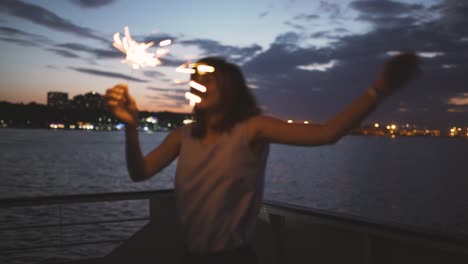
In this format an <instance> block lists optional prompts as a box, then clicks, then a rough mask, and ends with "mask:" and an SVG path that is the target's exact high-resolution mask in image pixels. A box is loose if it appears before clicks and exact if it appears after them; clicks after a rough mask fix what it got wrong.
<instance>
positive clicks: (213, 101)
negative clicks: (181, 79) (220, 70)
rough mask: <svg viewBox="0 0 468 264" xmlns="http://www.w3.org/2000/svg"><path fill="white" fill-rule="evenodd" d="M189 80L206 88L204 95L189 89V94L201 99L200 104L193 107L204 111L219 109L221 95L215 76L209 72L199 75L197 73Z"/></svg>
mask: <svg viewBox="0 0 468 264" xmlns="http://www.w3.org/2000/svg"><path fill="white" fill-rule="evenodd" d="M191 79H192V81H195V82H197V83H199V84H201V85H203V86H205V87H206V92H204V93H203V92H200V91H198V90H197V89H194V88H190V92H191V93H193V94H195V95H197V96H199V97H200V98H201V102H200V103H198V104H196V106H195V107H197V108H199V109H204V110H216V109H218V108H219V107H220V102H221V95H220V92H219V88H218V82H217V79H216V76H215V74H214V73H210V72H204V73H202V74H199V73H198V72H197V73H194V74H192V75H191Z"/></svg>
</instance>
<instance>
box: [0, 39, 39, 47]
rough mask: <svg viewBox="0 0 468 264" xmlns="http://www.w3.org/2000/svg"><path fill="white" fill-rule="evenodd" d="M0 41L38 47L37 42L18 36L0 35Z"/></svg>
mask: <svg viewBox="0 0 468 264" xmlns="http://www.w3.org/2000/svg"><path fill="white" fill-rule="evenodd" d="M0 41H3V42H11V43H15V44H19V45H21V46H25V47H38V46H39V44H38V43H36V42H34V41H31V40H26V39H19V38H6V37H0Z"/></svg>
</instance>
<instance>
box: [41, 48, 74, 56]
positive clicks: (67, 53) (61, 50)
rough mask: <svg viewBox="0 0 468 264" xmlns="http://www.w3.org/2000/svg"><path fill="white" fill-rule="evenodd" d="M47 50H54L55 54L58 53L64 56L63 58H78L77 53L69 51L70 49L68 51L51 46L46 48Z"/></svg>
mask: <svg viewBox="0 0 468 264" xmlns="http://www.w3.org/2000/svg"><path fill="white" fill-rule="evenodd" d="M47 50H48V51H52V52H54V53H55V54H58V55H60V56H62V57H65V58H79V57H80V56H78V55H77V54H75V53H73V52H71V51H68V50H64V49H53V48H50V49H47Z"/></svg>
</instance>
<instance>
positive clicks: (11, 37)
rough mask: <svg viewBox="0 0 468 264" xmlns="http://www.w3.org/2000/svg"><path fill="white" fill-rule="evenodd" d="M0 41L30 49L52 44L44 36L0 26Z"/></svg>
mask: <svg viewBox="0 0 468 264" xmlns="http://www.w3.org/2000/svg"><path fill="white" fill-rule="evenodd" d="M0 40H2V41H5V42H13V43H16V44H20V45H22V46H28V47H40V46H42V45H43V44H47V43H49V42H50V41H49V40H48V39H47V38H46V37H44V36H41V35H37V34H33V33H29V32H26V31H23V30H20V29H17V28H12V27H7V26H0Z"/></svg>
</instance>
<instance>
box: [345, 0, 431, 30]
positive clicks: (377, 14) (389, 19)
mask: <svg viewBox="0 0 468 264" xmlns="http://www.w3.org/2000/svg"><path fill="white" fill-rule="evenodd" d="M350 7H351V8H353V9H355V10H356V11H358V12H360V13H361V14H360V16H359V17H358V19H359V20H362V21H367V22H370V23H372V24H373V25H374V26H376V27H384V28H394V27H398V26H407V25H413V24H417V23H419V22H420V18H419V17H418V14H420V13H424V12H425V11H426V8H425V7H424V6H423V5H420V4H409V3H402V2H397V1H392V0H381V1H375V0H357V1H354V2H351V3H350Z"/></svg>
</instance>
